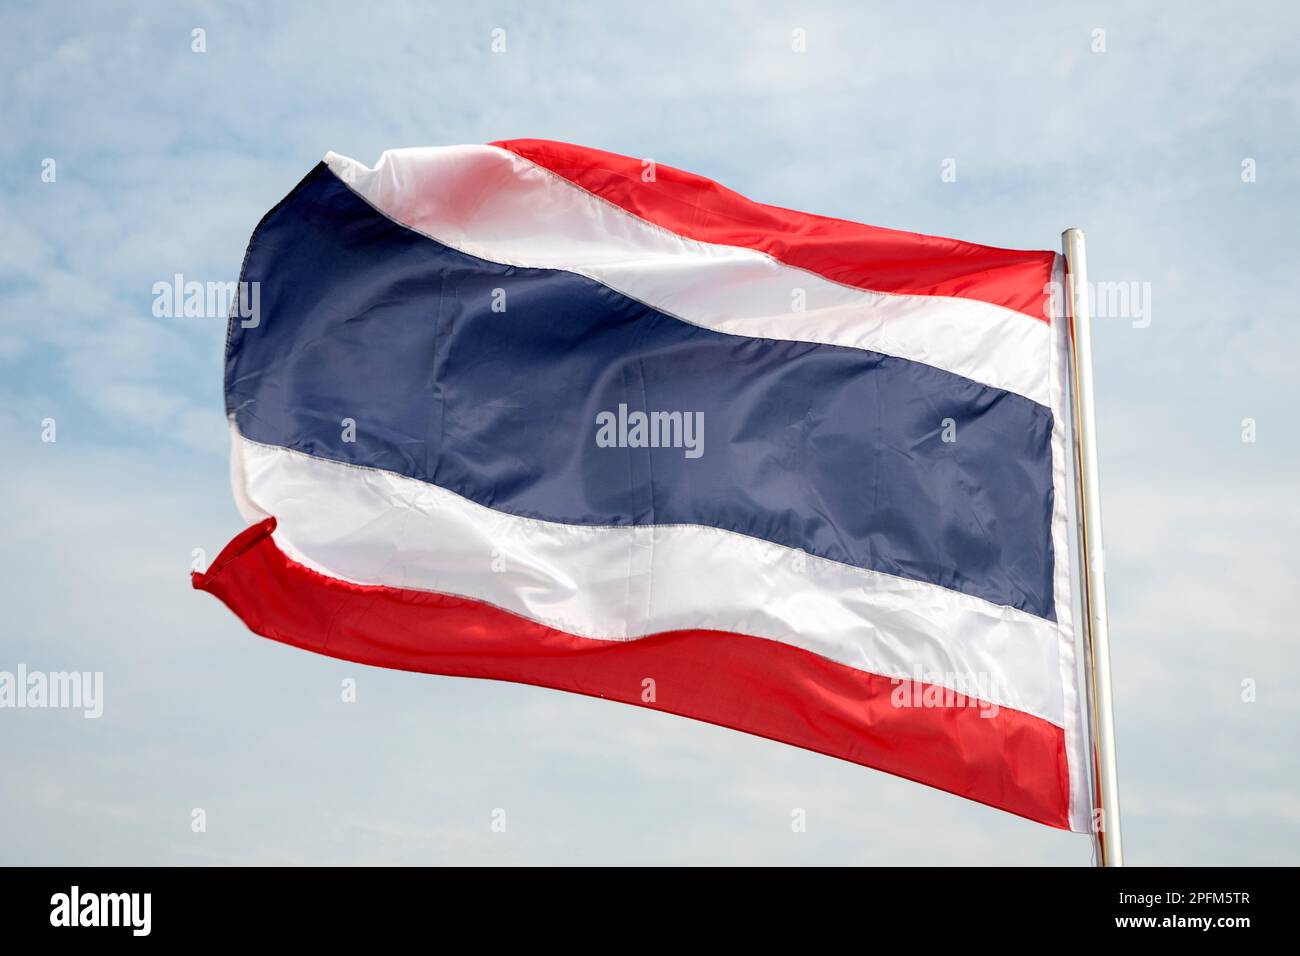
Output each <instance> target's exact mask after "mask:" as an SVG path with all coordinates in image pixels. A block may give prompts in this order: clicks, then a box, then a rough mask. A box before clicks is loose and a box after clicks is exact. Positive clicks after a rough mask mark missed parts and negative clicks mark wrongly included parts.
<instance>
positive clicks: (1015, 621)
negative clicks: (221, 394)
mask: <svg viewBox="0 0 1300 956" xmlns="http://www.w3.org/2000/svg"><path fill="white" fill-rule="evenodd" d="M1061 273H1062V263H1061V261H1060V257H1058V256H1056V255H1055V254H1054V253H1050V252H1022V251H1012V250H1006V249H996V248H991V247H987V246H980V245H973V244H970V243H966V242H959V241H955V240H951V239H939V238H933V237H929V236H922V235H917V234H913V233H906V232H898V231H893V230H888V229H881V228H876V227H872V226H865V225H860V224H857V223H853V222H847V221H843V220H837V219H830V218H825V217H822V216H816V215H809V214H805V213H800V212H794V211H791V210H787V209H782V208H777V207H774V206H767V205H762V204H759V203H756V202H753V201H751V200H749V199H746V198H744V197H742V196H740V195H738V194H737V193H734V192H731V191H730V190H727V189H725V188H723V187H721V186H719V185H718V184H717V183H714V182H712V181H710V180H707V179H704V178H701V177H699V176H695V175H692V174H690V173H686V172H683V171H680V170H676V169H671V168H669V167H666V166H662V165H657V164H655V163H653V162H652V161H650V160H640V159H632V158H628V157H624V156H618V155H614V154H611V153H606V152H601V151H598V150H593V149H587V148H583V147H579V146H572V145H568V144H562V143H555V142H546V141H537V140H514V141H508V142H500V143H495V144H492V145H486V146H456V147H445V148H424V149H403V150H394V151H389V152H386V153H384V155H383V156H382V157H381V158H380V160H379V162H378V163H377V164H376V165H375V167H374V168H369V167H367V166H365V165H363V164H361V163H358V162H355V161H353V160H350V159H347V158H345V157H342V156H339V155H336V154H333V153H331V154H329V155H327V156H326V158H325V160H324V162H322V163H321V164H319V165H318V166H317V167H316V168H315V169H313V170H312V171H311V172H310V173H309V174H308V175H307V176H306V178H305V179H303V180H302V182H300V183H299V184H298V186H297V187H296V188H294V190H293V191H292V192H291V193H289V195H288V196H286V197H285V198H284V199H283V200H282V201H281V202H280V203H279V204H278V205H277V206H276V207H275V208H274V209H272V210H271V211H270V212H269V213H268V214H267V215H266V216H265V217H264V218H263V220H262V221H261V223H260V224H259V225H258V226H257V229H256V231H255V232H254V234H253V237H252V239H251V241H250V243H249V246H248V251H247V254H246V257H245V260H244V265H243V270H242V275H241V285H240V290H241V295H244V296H246V290H247V289H250V288H254V289H256V290H257V295H256V296H255V297H253V298H254V301H256V303H257V306H258V307H257V309H255V310H250V309H248V308H247V305H248V302H247V301H245V302H244V303H243V307H242V308H236V309H234V310H232V315H231V320H230V328H229V335H228V341H227V350H226V366H225V394H226V406H227V412H228V415H229V418H230V422H231V434H232V442H233V448H232V464H231V472H232V479H233V484H234V491H235V497H236V501H237V504H238V505H239V508H240V510H241V512H242V513H243V515H244V516H245V518H246V519H247V520H249V521H251V522H253V524H252V526H251V527H249V528H248V529H247V530H246V531H244V532H243V533H242V534H240V535H239V536H238V537H236V538H235V539H234V540H233V541H232V542H231V543H230V545H228V546H227V548H226V549H225V550H224V551H223V552H222V554H221V555H220V556H219V557H218V558H217V559H216V561H214V562H213V563H212V566H211V567H210V568H208V569H207V570H205V571H203V572H200V573H196V574H195V575H194V586H195V587H197V588H200V589H202V590H206V591H209V592H211V593H212V594H214V595H215V596H216V597H218V598H219V599H221V600H222V601H223V602H225V603H226V604H227V605H228V606H229V607H230V608H231V610H233V611H234V612H235V613H236V614H237V615H238V616H239V617H240V618H241V619H242V620H243V621H244V623H245V624H246V625H247V626H248V627H249V628H250V629H252V630H253V631H254V632H256V633H258V634H261V635H263V636H265V637H269V638H273V639H275V640H277V641H282V642H285V643H287V644H292V645H295V646H298V647H302V648H306V649H309V650H313V651H317V652H319V653H322V654H327V655H331V656H334V657H339V658H343V659H346V660H351V661H357V662H361V663H365V664H373V665H379V666H385V667H392V668H401V669H405V670H410V671H421V672H426V673H432V674H444V675H459V676H467V677H481V678H494V679H498V680H506V681H516V682H520V683H526V684H535V685H541V686H545V687H551V688H557V689H561V690H567V691H572V692H576V693H580V694H588V695H592V696H596V697H602V698H607V699H609V700H614V701H622V702H625V703H631V704H637V705H641V706H644V707H649V708H652V709H657V710H662V711H666V712H669V713H672V714H678V715H683V716H686V717H691V718H695V719H697V720H701V721H708V722H711V723H714V724H719V725H723V726H725V727H730V728H735V729H738V730H742V731H746V732H749V733H751V734H757V735H760V736H763V737H767V738H770V739H773V740H777V741H782V742H785V743H788V744H793V745H795V746H798V747H803V748H807V749H809V750H814V751H818V752H820V753H823V754H827V755H830V756H834V757H839V758H842V759H844V760H848V761H852V762H855V763H858V764H862V765H864V766H867V767H873V768H877V769H879V770H884V771H887V772H889V773H892V774H897V775H899V776H902V777H906V778H909V779H911V780H915V781H918V782H920V783H924V784H927V785H929V786H932V787H937V788H941V789H943V790H947V791H949V792H951V793H954V794H958V795H960V796H963V797H967V798H969V799H972V800H977V801H981V802H983V803H986V804H989V805H991V806H994V807H998V808H1001V809H1003V810H1007V811H1010V812H1012V813H1016V814H1020V815H1021V816H1024V817H1028V818H1030V819H1033V820H1037V821H1040V822H1043V823H1046V824H1050V825H1052V826H1056V827H1063V828H1069V829H1074V830H1079V831H1085V830H1087V829H1088V818H1089V812H1090V800H1089V787H1088V782H1087V781H1088V771H1087V764H1086V749H1085V747H1086V745H1085V730H1084V725H1083V720H1082V711H1081V694H1080V692H1079V678H1078V674H1077V664H1076V652H1075V644H1074V633H1075V623H1074V617H1075V614H1076V613H1077V608H1076V607H1075V593H1074V590H1073V589H1072V585H1071V564H1072V557H1071V555H1072V550H1071V547H1070V542H1071V540H1072V538H1071V535H1072V534H1073V521H1074V516H1073V515H1074V506H1073V502H1072V498H1073V485H1072V482H1069V481H1067V475H1069V474H1070V470H1069V469H1070V461H1071V459H1070V458H1069V455H1070V448H1071V442H1072V436H1071V432H1070V412H1069V409H1070V407H1071V406H1070V403H1069V399H1068V388H1067V383H1068V367H1067V360H1068V355H1069V352H1068V338H1067V336H1068V330H1067V328H1066V323H1065V321H1063V319H1062V317H1061V309H1060V306H1059V301H1060V298H1061V297H1060V296H1059V295H1057V294H1054V290H1059V288H1060V282H1061Z"/></svg>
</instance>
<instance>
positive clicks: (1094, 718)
mask: <svg viewBox="0 0 1300 956" xmlns="http://www.w3.org/2000/svg"><path fill="white" fill-rule="evenodd" d="M1061 241H1062V244H1063V246H1064V249H1065V268H1066V276H1067V278H1066V285H1067V289H1068V294H1067V296H1066V301H1067V302H1068V303H1069V307H1070V319H1071V333H1072V334H1071V336H1070V345H1071V355H1072V357H1073V366H1074V367H1073V375H1072V376H1071V378H1072V381H1073V383H1074V426H1075V427H1074V443H1075V455H1074V458H1075V466H1076V474H1075V481H1076V488H1077V489H1078V492H1079V494H1078V499H1079V535H1078V538H1079V550H1080V555H1079V558H1080V560H1079V574H1080V578H1081V579H1082V582H1083V592H1084V615H1083V617H1084V632H1085V634H1086V636H1087V652H1088V656H1087V665H1086V667H1085V668H1084V670H1085V671H1086V673H1087V677H1088V698H1089V700H1088V704H1089V707H1088V717H1089V723H1090V724H1091V728H1092V735H1091V736H1092V758H1093V782H1094V787H1095V789H1094V801H1095V806H1096V807H1097V808H1098V809H1100V811H1101V813H1100V820H1096V819H1094V821H1093V826H1094V828H1096V827H1098V825H1100V829H1099V830H1098V832H1097V833H1096V848H1097V863H1098V865H1099V866H1123V865H1124V853H1123V849H1122V846H1121V843H1120V823H1119V769H1118V767H1117V766H1116V763H1115V719H1114V713H1113V710H1112V708H1111V695H1110V632H1109V629H1108V627H1107V624H1106V568H1105V555H1104V551H1103V548H1102V537H1101V479H1100V475H1099V471H1098V467H1097V426H1096V421H1097V418H1096V411H1095V409H1094V408H1093V399H1092V394H1093V388H1092V384H1093V379H1092V313H1091V311H1090V303H1089V301H1088V260H1087V253H1086V249H1085V246H1084V237H1083V230H1082V229H1067V230H1065V232H1063V233H1061Z"/></svg>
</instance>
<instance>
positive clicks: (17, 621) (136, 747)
mask: <svg viewBox="0 0 1300 956" xmlns="http://www.w3.org/2000/svg"><path fill="white" fill-rule="evenodd" d="M974 7H975V5H970V4H962V3H951V4H949V3H923V2H900V3H849V2H845V3H840V4H835V3H826V4H801V3H766V4H765V3H709V4H701V3H698V2H695V3H688V2H658V3H654V4H614V3H591V4H587V3H540V2H537V3H523V2H514V3H475V4H439V3H411V4H407V3H375V4H369V5H364V8H363V7H362V6H358V5H357V4H340V3H330V2H317V3H311V4H306V3H303V4H290V3H284V4H274V5H268V4H253V3H247V4H245V3H229V4H218V3H134V4H112V3H86V4H77V3H69V4H61V5H58V6H57V7H55V6H50V5H47V4H42V5H34V4H33V5H27V4H17V3H10V2H7V0H6V2H0V9H2V10H3V22H4V24H5V27H4V29H3V31H0V55H2V57H3V64H4V67H5V69H4V71H3V74H0V103H3V107H0V109H3V119H4V124H3V125H4V129H5V135H4V136H3V137H0V235H3V239H4V241H3V242H0V449H2V450H3V452H2V454H0V517H2V519H3V538H4V546H3V548H0V601H2V602H3V607H4V610H5V613H4V616H3V625H0V670H7V671H14V670H15V669H16V668H17V667H18V666H19V665H20V664H22V665H25V666H26V667H27V668H28V669H30V670H40V671H47V672H52V671H64V670H76V671H89V672H102V674H103V688H104V689H103V715H102V716H101V717H99V718H98V719H86V718H85V717H83V715H82V713H81V712H80V711H76V710H70V709H46V710H27V709H25V710H16V709H0V762H2V763H3V767H4V771H3V772H0V864H20V863H22V864H71V865H80V864H95V865H102V864H131V865H139V864H235V863H255V864H263V863H265V864H300V863H301V864H309V863H310V864H352V863H356V864H361V863H380V864H387V863H393V864H441V863H460V864H505V863H520V864H556V863H562V864H574V863H593V864H594V863H614V864H710V863H712V864H834V865H873V864H880V865H896V864H902V865H913V864H962V865H1015V864H1034V865H1062V866H1081V865H1087V864H1088V863H1089V861H1090V858H1091V848H1090V842H1089V840H1088V838H1087V837H1086V836H1080V835H1076V834H1070V833H1065V832H1062V831H1058V830H1054V829H1050V828H1048V827H1044V826H1042V825H1039V824H1035V823H1031V822H1029V821H1026V820H1023V819H1020V818H1018V817H1014V816H1012V815H1009V814H1006V813H1003V812H1000V811H997V810H994V809H990V808H988V807H984V806H981V805H978V804H974V803H970V802H967V801H963V800H960V799H958V798H956V797H953V796H950V795H948V794H945V793H941V792H938V791H934V790H930V789H927V788H924V787H921V786H918V785H916V784H912V783H909V782H906V781H903V780H900V779H897V778H894V777H890V776H888V775H885V774H882V773H878V772H875V771H871V770H867V769H864V768H862V767H859V766H855V765H851V764H848V763H844V762H840V761H836V760H832V759H829V758H825V757H821V756H818V755H815V754H812V753H806V752H803V751H800V750H797V749H795V748H791V747H787V746H783V745H780V744H776V743H772V742H769V741H765V740H760V739H758V738H754V737H750V736H746V735H744V734H739V733H735V732H732V731H728V730H724V729H720V728H716V727H712V726H707V725H703V724H698V723H694V722H691V721H687V720H683V719H681V718H677V717H673V716H670V715H667V714H662V713H655V712H652V711H649V710H644V709H640V708H631V707H624V706H621V705H616V704H612V703H608V702H603V701H599V700H592V699H587V698H582V697H577V696H572V695H566V694H561V693H558V692H554V691H548V690H542V689H538V688H532V687H523V686H517V685H511V684H505V683H497V682H491V681H476V680H463V679H461V680H457V679H451V678H442V677H430V676H424V675H415V674H407V673H400V672H394V671H384V670H380V669H376V668H368V667H363V666H359V665H353V664H349V663H346V662H342V661H336V660H332V659H329V658H325V657H320V656H316V655H312V654H308V653H305V652H302V651H298V650H294V649H292V648H289V647H286V646H282V645H279V644H277V643H275V642H272V641H267V640H264V639H261V638H258V637H255V636H253V635H252V634H250V633H249V632H247V631H246V630H245V629H244V628H243V626H242V625H241V624H240V623H239V622H238V621H237V620H236V619H235V617H234V616H233V615H232V614H230V612H229V611H227V610H226V609H225V608H224V607H223V606H222V605H221V604H219V603H218V602H217V601H215V600H213V599H212V598H211V597H209V596H207V595H204V594H201V593H198V592H195V591H193V590H191V588H190V584H189V571H190V567H191V563H192V562H193V561H194V560H195V555H196V550H197V551H198V552H199V554H200V555H201V556H206V558H207V559H209V560H210V559H211V558H212V557H214V556H215V555H216V553H217V552H218V551H219V550H220V549H221V547H222V546H223V545H224V544H225V543H226V542H227V541H228V540H229V539H230V538H231V537H233V536H234V535H235V534H236V533H237V532H238V531H240V530H241V529H242V526H243V525H242V522H241V520H240V518H239V516H238V514H237V512H236V510H235V507H234V504H233V501H232V499H231V493H230V485H229V476H228V464H227V458H228V445H229V438H228V435H227V430H226V422H225V418H224V412H223V402H222V392H221V367H222V348H223V342H224V335H225V329H224V322H223V321H222V320H221V319H218V318H169V317H159V316H156V315H155V314H154V310H153V304H154V294H153V291H152V290H153V286H154V283H156V282H160V281H161V282H168V281H171V279H172V277H173V276H174V275H175V274H177V273H180V274H183V275H184V276H185V277H186V278H187V279H197V280H199V281H205V282H206V281H229V280H233V279H235V278H237V277H238V274H239V268H240V263H241V260H242V258H243V255H244V249H245V245H246V243H247V241H248V237H249V234H250V233H251V232H252V230H253V227H254V226H255V225H256V224H257V221H258V220H259V218H260V217H261V216H262V214H263V213H264V212H265V211H266V210H268V209H269V208H270V207H271V206H272V205H274V204H275V203H276V202H277V201H278V200H279V199H280V198H281V197H282V196H283V195H284V194H285V193H287V192H288V191H289V190H290V189H291V188H292V187H293V186H294V184H296V183H297V182H298V180H299V179H300V178H301V177H302V176H303V175H304V174H305V173H306V172H307V171H308V170H309V169H310V168H311V167H312V166H313V165H314V164H315V163H316V162H318V161H319V160H320V159H321V158H322V157H323V156H324V154H325V153H326V151H327V150H334V151H336V152H339V153H342V154H344V155H347V156H351V157H354V158H357V159H359V160H362V161H363V162H367V163H373V162H374V161H375V160H376V159H377V158H378V156H379V154H380V153H381V152H382V151H383V150H384V149H387V148H393V147H400V146H426V145H444V144H455V143H482V142H489V141H492V140H498V139H509V138H520V137H537V138H546V139H558V140H564V141H568V142H575V143H581V144H584V145H588V146H593V147H597V148H601V149H606V150H611V151H614V152H619V153H625V154H628V155H631V156H636V157H649V158H653V159H654V160H655V161H656V162H659V163H664V164H668V165H671V166H677V167H680V168H684V169H688V170H690V171H692V172H696V173H699V174H701V175H705V176H708V177H710V178H712V179H716V180H718V181H720V182H722V183H724V184H726V185H728V186H730V187H731V188H733V189H736V190H738V191H739V192H741V193H744V194H745V195H747V196H749V197H751V198H754V199H756V200H759V201H762V202H768V203H774V204H777V205H782V206H787V207H791V208H795V209H800V210H804V211H808V212H815V213H822V214H826V215H833V216H838V217H842V218H848V219H855V220H858V221H862V222H868V223H872V224H876V225H881V226H889V227H893V228H900V229H908V230H913V231H917V232H925V233H933V234H937V235H950V236H956V237H959V238H962V239H966V240H970V241H974V242H980V243H984V244H988V245H1000V246H1009V247H1017V248H1036V249H1056V248H1059V243H1060V233H1061V231H1062V230H1063V229H1065V228H1066V227H1071V226H1078V227H1083V228H1084V229H1085V230H1086V231H1087V236H1088V257H1089V268H1090V272H1091V276H1092V278H1093V279H1094V281H1100V282H1124V283H1134V284H1135V285H1134V286H1133V287H1134V288H1136V289H1139V290H1144V291H1143V301H1144V302H1145V303H1146V304H1147V305H1149V309H1145V308H1144V309H1143V310H1142V312H1143V313H1144V314H1140V315H1121V316H1114V317H1109V318H1105V319H1098V321H1097V323H1096V329H1095V333H1094V334H1095V342H1094V350H1095V364H1096V376H1097V378H1096V394H1097V399H1096V401H1097V415H1098V431H1099V435H1100V445H1101V469H1102V482H1103V493H1104V508H1105V544H1106V561H1107V573H1108V588H1109V597H1110V612H1111V640H1112V658H1113V661H1112V664H1113V686H1114V695H1115V715H1116V727H1117V731H1116V733H1117V744H1118V759H1119V768H1120V783H1121V789H1122V801H1123V803H1122V807H1123V812H1124V838H1125V851H1126V857H1127V860H1128V862H1129V863H1131V864H1175V865H1183V864H1295V863H1297V862H1300V773H1298V772H1297V767H1296V753H1297V751H1298V750H1300V747H1298V746H1297V732H1298V731H1300V653H1297V647H1298V646H1300V637H1298V636H1297V634H1296V629H1295V625H1294V618H1293V617H1292V614H1291V606H1290V602H1291V600H1292V599H1293V595H1294V594H1295V592H1296V590H1297V585H1298V583H1300V573H1298V572H1300V567H1298V565H1300V560H1298V559H1297V556H1296V555H1297V548H1296V547H1295V546H1294V545H1293V542H1294V541H1295V540H1296V539H1297V538H1298V537H1300V508H1297V504H1296V502H1297V491H1300V482H1298V481H1297V475H1298V474H1300V467H1298V466H1300V451H1298V450H1297V448H1298V446H1297V425H1296V422H1297V415H1300V402H1298V401H1297V398H1298V395H1297V393H1298V391H1300V387H1298V386H1297V384H1296V382H1297V371H1296V370H1297V367H1298V366H1300V331H1297V330H1298V328H1300V306H1298V305H1297V302H1298V301H1300V270H1298V269H1297V256H1298V253H1300V245H1298V244H1297V242H1296V239H1295V226H1294V224H1295V223H1296V221H1297V219H1298V218H1300V43H1297V42H1296V37H1297V36H1300V8H1297V7H1296V6H1295V5H1294V4H1291V3H1286V2H1278V3H1236V4H1231V5H1224V4H1215V3H1183V4H1178V5H1176V6H1169V5H1159V4H1144V3H1123V4H1104V3H1103V4H1063V3H1041V2H1040V3H1031V2H1025V3H1004V4H998V5H997V7H996V11H997V12H991V10H990V9H987V8H986V9H983V10H976V9H974ZM195 30H201V31H203V33H202V34H200V35H199V36H200V38H201V39H202V41H203V42H202V44H201V45H202V46H203V47H204V49H203V50H202V51H201V52H199V51H196V50H195V46H196V45H200V44H199V43H198V42H197V40H196V34H195V33H194V31H195ZM499 30H503V31H505V32H504V37H505V50H504V51H503V52H496V53H494V52H493V50H492V44H493V37H494V31H499ZM795 31H803V33H802V34H798V36H802V37H804V38H805V49H804V50H803V52H799V51H796V50H795V49H793V48H792V46H794V45H795V44H794V43H793V38H795V37H796V36H797V34H796V33H795ZM1099 31H1101V32H1099ZM495 35H496V36H498V37H500V36H501V34H495ZM498 45H499V44H498ZM50 160H53V165H51V164H50V163H49V161H50ZM948 161H951V162H948ZM954 169H955V172H956V177H955V180H954V179H953V177H952V176H951V175H947V176H945V175H944V173H945V171H948V172H951V171H952V170H954ZM51 172H52V173H53V176H52V179H53V181H49V180H50V179H51ZM51 426H52V427H53V433H52V437H54V438H55V440H54V441H49V440H47V439H48V438H49V437H51V432H50V429H51ZM1246 439H1253V440H1246ZM348 679H351V680H353V681H355V687H356V700H355V702H353V703H345V702H343V701H342V700H341V696H342V695H341V692H340V688H341V686H342V682H343V681H344V680H348ZM796 808H797V809H802V810H803V811H805V813H806V820H807V825H806V830H805V831H804V832H795V831H794V829H793V828H792V826H791V820H792V811H793V810H795V809H796ZM196 811H201V814H196ZM497 811H504V819H505V820H506V821H507V825H506V827H505V831H504V832H495V830H494V828H493V826H492V822H493V820H494V819H499V818H500V815H499V814H497ZM196 821H201V823H202V826H201V827H200V826H199V825H198V823H197V822H196ZM497 829H499V828H497Z"/></svg>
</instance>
